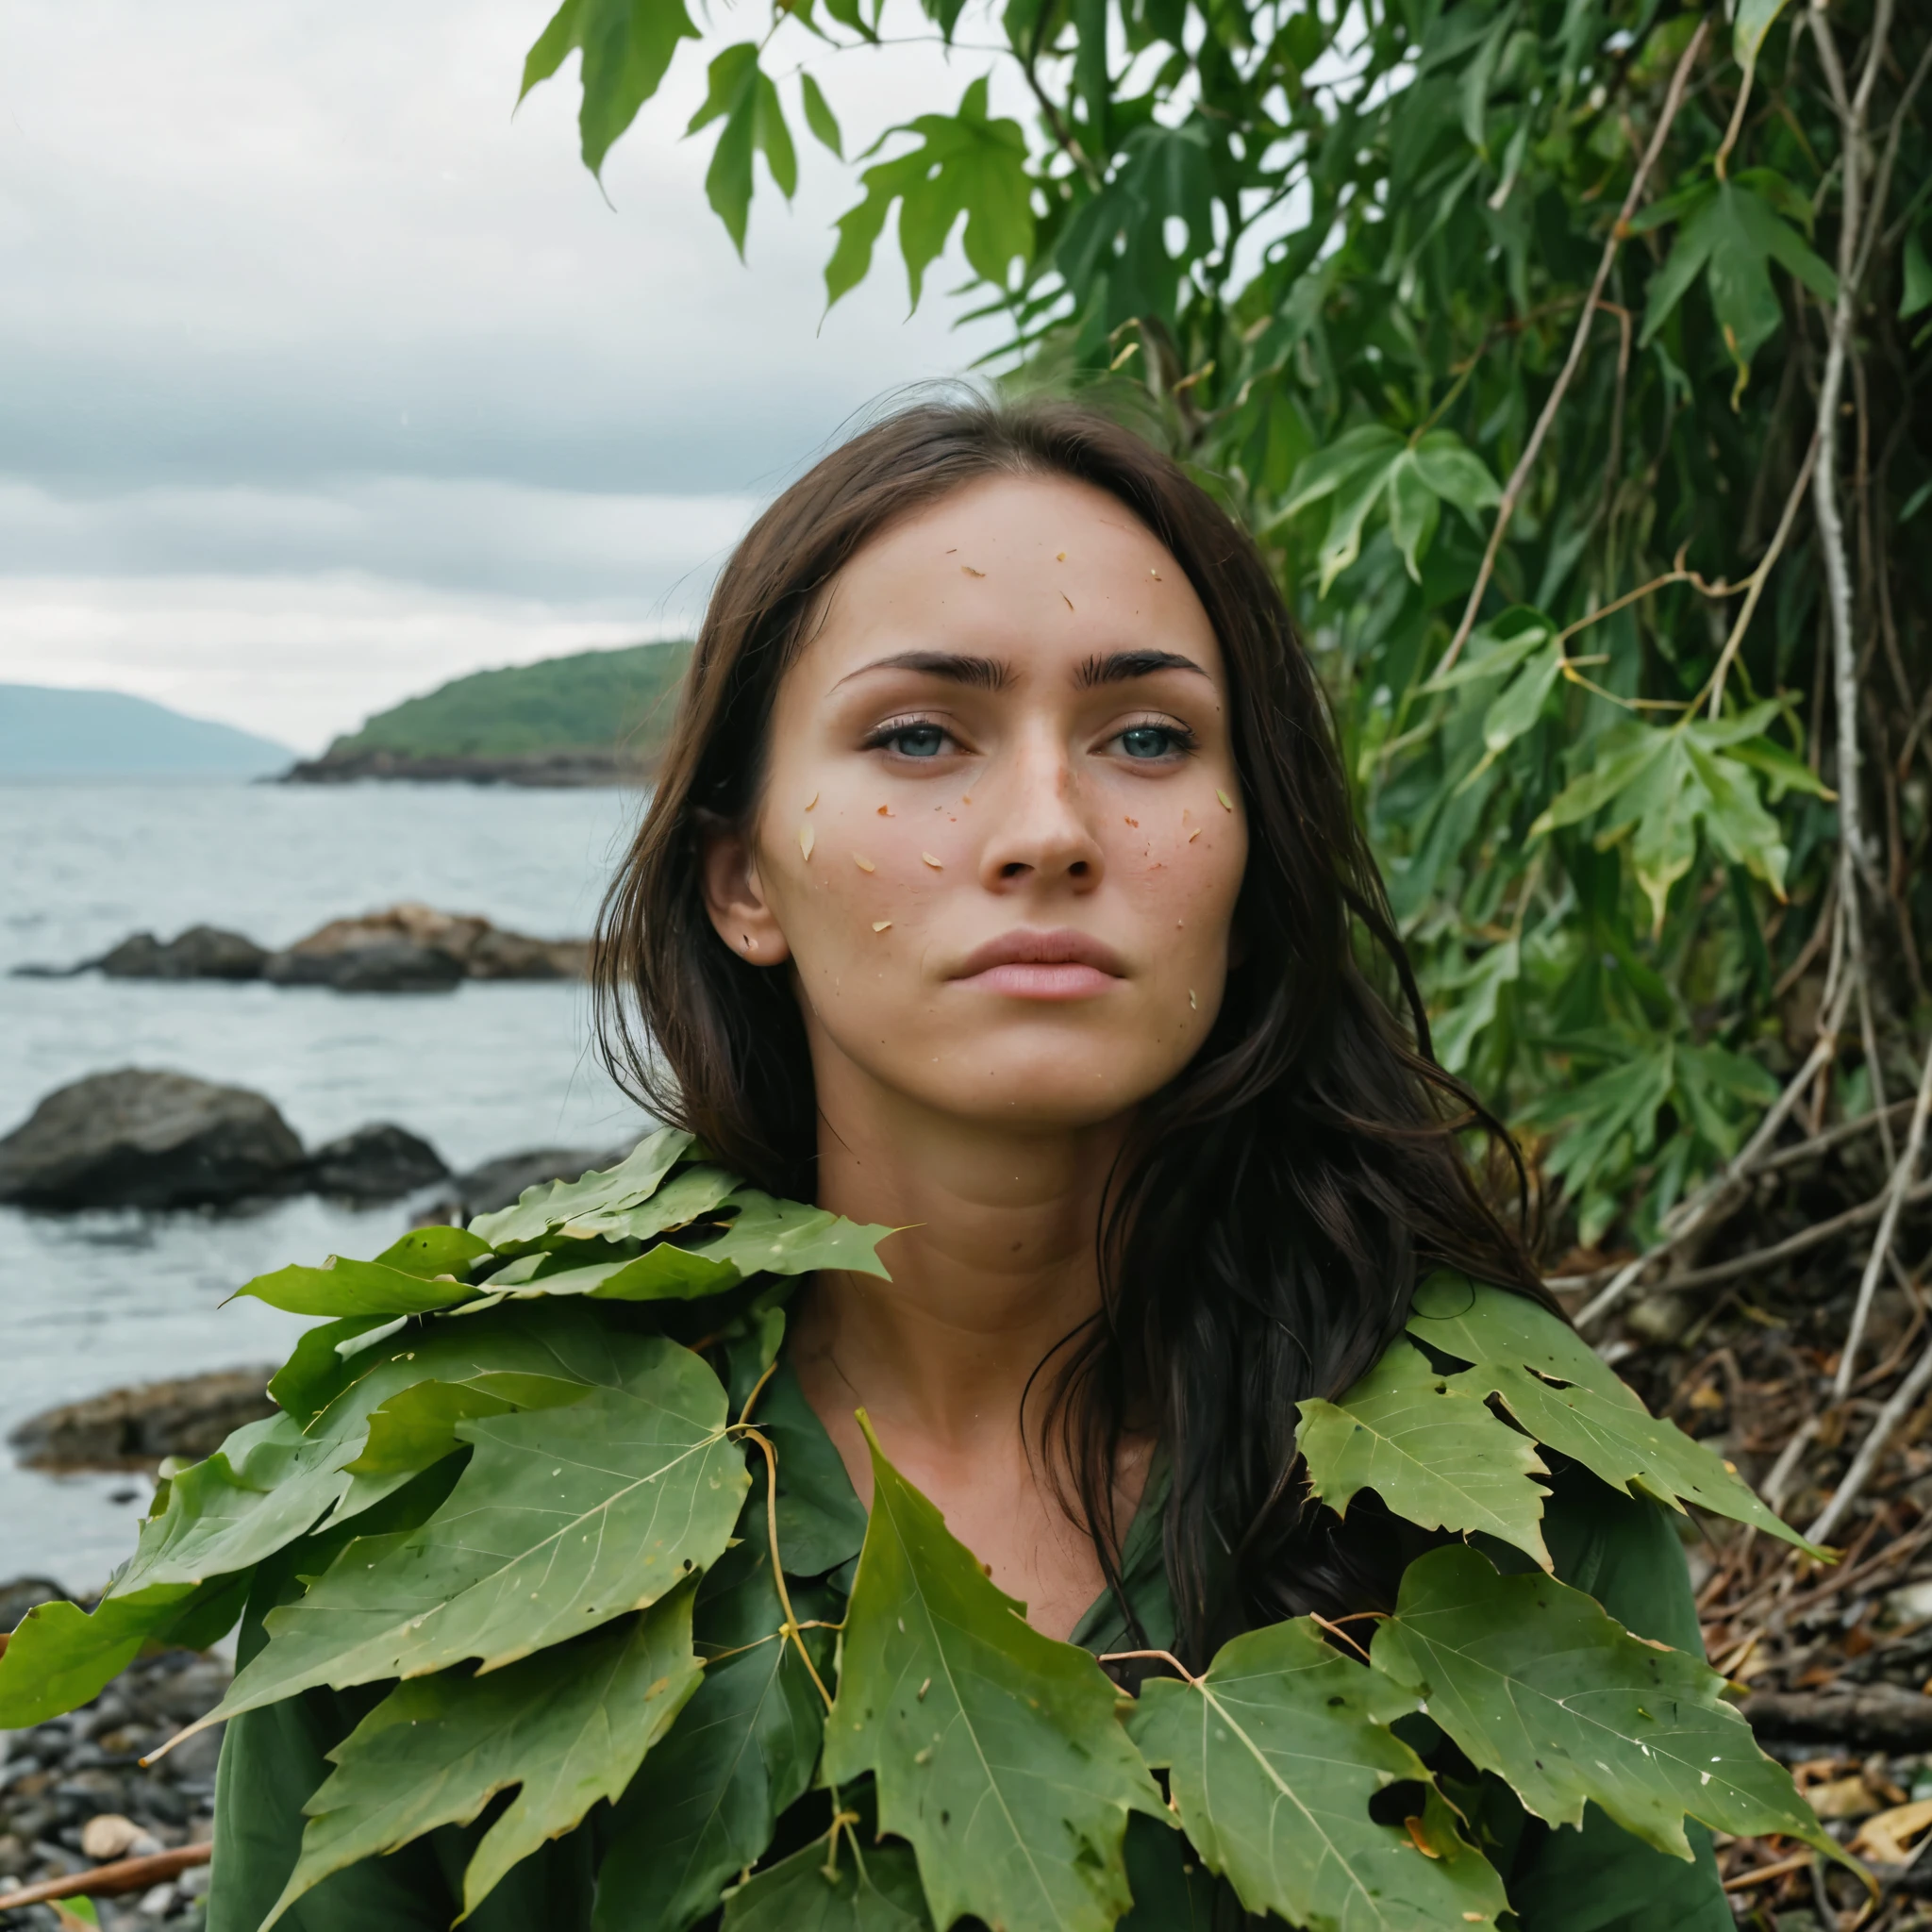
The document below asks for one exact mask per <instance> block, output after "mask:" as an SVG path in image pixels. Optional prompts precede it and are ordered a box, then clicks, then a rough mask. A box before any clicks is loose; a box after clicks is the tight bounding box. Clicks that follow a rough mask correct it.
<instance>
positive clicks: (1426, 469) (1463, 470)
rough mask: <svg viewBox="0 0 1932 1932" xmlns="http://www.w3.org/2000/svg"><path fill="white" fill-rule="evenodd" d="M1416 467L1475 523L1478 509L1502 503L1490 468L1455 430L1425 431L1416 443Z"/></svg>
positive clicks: (1431, 486)
mask: <svg viewBox="0 0 1932 1932" xmlns="http://www.w3.org/2000/svg"><path fill="white" fill-rule="evenodd" d="M1415 464H1416V468H1417V469H1418V470H1419V471H1420V472H1421V473H1422V479H1423V481H1424V483H1426V484H1427V485H1428V486H1429V488H1430V489H1431V490H1433V491H1435V492H1436V494H1437V495H1438V496H1440V497H1441V499H1442V501H1443V502H1444V503H1448V504H1453V505H1454V506H1455V507H1456V508H1457V509H1459V510H1461V511H1462V512H1463V514H1464V515H1465V516H1466V517H1468V518H1469V520H1470V522H1471V523H1472V524H1474V522H1475V521H1476V517H1475V512H1476V511H1477V510H1479V509H1493V508H1495V506H1496V505H1497V504H1499V503H1501V502H1502V500H1503V490H1502V486H1501V485H1500V484H1499V483H1498V482H1497V481H1496V479H1495V477H1493V476H1492V475H1491V474H1490V466H1489V465H1488V464H1487V463H1486V462H1484V461H1483V459H1482V458H1480V457H1479V456H1477V455H1476V453H1475V452H1474V450H1473V449H1471V448H1470V447H1469V445H1468V444H1467V443H1465V442H1464V441H1463V440H1462V439H1461V437H1459V436H1457V434H1456V432H1455V431H1454V430H1453V429H1431V430H1428V431H1426V432H1425V433H1424V435H1423V436H1422V437H1421V438H1420V439H1419V440H1418V441H1417V442H1416V446H1415Z"/></svg>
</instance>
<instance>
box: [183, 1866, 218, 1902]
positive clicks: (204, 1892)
mask: <svg viewBox="0 0 1932 1932" xmlns="http://www.w3.org/2000/svg"><path fill="white" fill-rule="evenodd" d="M209 1875H210V1874H209V1872H208V1867H207V1866H206V1865H191V1866H189V1868H188V1870H187V1871H185V1872H184V1873H182V1874H181V1875H180V1877H178V1878H177V1879H175V1890H177V1891H179V1892H180V1893H181V1894H182V1896H183V1897H185V1898H206V1897H207V1896H208V1877H209Z"/></svg>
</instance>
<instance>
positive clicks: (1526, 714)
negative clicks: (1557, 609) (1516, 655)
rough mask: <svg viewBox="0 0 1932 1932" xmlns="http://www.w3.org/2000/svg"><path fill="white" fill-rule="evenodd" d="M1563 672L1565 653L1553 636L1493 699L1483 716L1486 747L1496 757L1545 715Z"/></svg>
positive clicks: (1486, 750) (1489, 754)
mask: <svg viewBox="0 0 1932 1932" xmlns="http://www.w3.org/2000/svg"><path fill="white" fill-rule="evenodd" d="M1561 675H1563V652H1562V648H1561V646H1560V645H1558V644H1557V641H1556V639H1554V638H1552V639H1551V640H1550V641H1549V642H1548V643H1547V644H1546V645H1544V647H1543V648H1542V650H1541V651H1540V652H1538V653H1537V654H1536V656H1534V657H1533V658H1530V659H1529V661H1528V662H1527V663H1526V664H1524V667H1523V668H1522V670H1520V671H1519V672H1518V673H1517V674H1516V675H1515V676H1514V677H1512V678H1511V679H1510V680H1509V682H1508V683H1507V685H1506V686H1505V687H1504V688H1503V690H1502V691H1499V692H1498V693H1497V694H1496V696H1495V698H1494V699H1493V700H1492V701H1491V705H1490V708H1489V710H1488V711H1487V712H1486V713H1484V716H1483V749H1484V753H1485V755H1486V756H1487V757H1488V758H1494V757H1495V756H1496V755H1497V754H1498V753H1499V752H1502V751H1505V750H1507V748H1508V747H1509V746H1510V745H1512V744H1514V743H1515V741H1517V740H1518V739H1519V738H1521V737H1522V736H1523V734H1524V732H1525V731H1527V730H1528V729H1529V728H1530V726H1531V725H1533V724H1535V723H1536V722H1537V720H1538V719H1539V718H1541V716H1542V712H1543V706H1544V705H1545V704H1546V703H1547V702H1548V700H1549V695H1550V692H1551V691H1553V690H1554V689H1555V688H1556V684H1557V678H1559V677H1560V676H1561Z"/></svg>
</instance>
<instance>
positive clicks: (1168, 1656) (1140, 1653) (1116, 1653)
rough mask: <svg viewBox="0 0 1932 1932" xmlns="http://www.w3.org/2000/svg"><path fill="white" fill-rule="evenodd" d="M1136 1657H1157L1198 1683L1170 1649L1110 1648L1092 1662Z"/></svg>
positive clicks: (1108, 1662) (1189, 1680)
mask: <svg viewBox="0 0 1932 1932" xmlns="http://www.w3.org/2000/svg"><path fill="white" fill-rule="evenodd" d="M1135 1657H1158V1658H1159V1660H1160V1661H1161V1662H1162V1663H1164V1664H1172V1665H1173V1666H1174V1669H1175V1670H1176V1671H1178V1672H1179V1673H1180V1674H1181V1675H1182V1676H1184V1677H1185V1678H1186V1679H1187V1680H1188V1682H1189V1683H1191V1684H1198V1683H1199V1682H1200V1681H1201V1680H1200V1678H1199V1677H1197V1676H1195V1674H1193V1672H1192V1671H1191V1670H1189V1668H1188V1667H1187V1665H1186V1664H1184V1663H1182V1661H1181V1660H1180V1658H1179V1657H1176V1656H1174V1652H1173V1651H1171V1650H1110V1651H1108V1653H1107V1655H1106V1656H1105V1657H1095V1658H1094V1662H1095V1663H1102V1664H1124V1663H1129V1662H1131V1661H1132V1660H1133V1659H1134V1658H1135Z"/></svg>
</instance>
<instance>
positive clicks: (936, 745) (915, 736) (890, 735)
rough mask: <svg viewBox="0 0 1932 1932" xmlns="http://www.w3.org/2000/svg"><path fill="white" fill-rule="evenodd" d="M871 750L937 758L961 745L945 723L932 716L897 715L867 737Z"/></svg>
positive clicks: (868, 746)
mask: <svg viewBox="0 0 1932 1932" xmlns="http://www.w3.org/2000/svg"><path fill="white" fill-rule="evenodd" d="M866 749H867V750H868V751H889V752H891V754H892V755H893V756H894V757H895V758H920V759H924V758H940V757H941V756H942V755H943V754H944V753H946V752H948V751H958V749H959V746H958V743H957V742H956V741H955V740H954V738H953V735H952V733H951V732H950V731H948V730H947V729H946V728H945V726H944V725H942V724H936V723H934V721H933V720H932V719H930V718H894V719H891V720H890V721H888V722H887V723H886V724H881V725H880V726H879V728H878V729H877V730H876V731H874V733H873V734H872V736H871V737H870V738H868V739H867V740H866Z"/></svg>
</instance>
